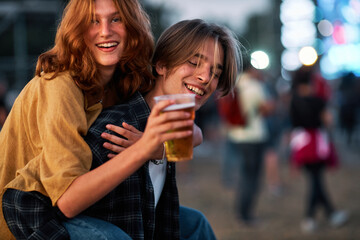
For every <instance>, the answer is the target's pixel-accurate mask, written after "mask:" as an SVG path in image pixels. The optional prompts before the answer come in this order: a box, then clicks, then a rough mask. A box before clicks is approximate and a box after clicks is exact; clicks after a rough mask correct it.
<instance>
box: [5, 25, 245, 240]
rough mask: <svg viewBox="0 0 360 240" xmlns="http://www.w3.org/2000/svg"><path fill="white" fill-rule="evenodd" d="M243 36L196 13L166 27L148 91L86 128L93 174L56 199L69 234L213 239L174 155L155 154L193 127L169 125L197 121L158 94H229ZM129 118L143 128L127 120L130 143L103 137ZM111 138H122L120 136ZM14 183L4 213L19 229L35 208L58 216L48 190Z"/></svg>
mask: <svg viewBox="0 0 360 240" xmlns="http://www.w3.org/2000/svg"><path fill="white" fill-rule="evenodd" d="M238 44H239V43H238V41H236V39H235V37H234V35H233V34H232V33H231V32H230V31H228V30H227V29H226V28H224V27H220V26H218V25H215V24H209V23H206V22H204V21H202V20H199V19H195V20H185V21H181V22H179V23H177V24H174V25H173V26H171V27H169V28H168V29H167V30H165V32H164V33H163V34H162V35H161V36H160V38H159V40H158V43H157V45H156V48H155V52H154V56H153V60H152V63H153V64H152V65H153V74H154V75H155V85H154V88H152V89H151V90H150V91H148V92H147V93H143V94H141V93H140V92H136V93H135V94H134V95H133V96H132V97H131V98H130V99H129V101H128V102H126V103H124V104H119V105H115V106H113V107H109V108H107V109H105V110H103V111H102V113H101V114H100V115H99V117H98V118H97V119H96V121H95V122H94V124H93V125H92V126H91V127H90V129H89V131H88V134H87V135H86V136H85V140H86V142H87V143H88V144H89V146H90V148H91V150H92V152H93V161H92V166H91V169H90V171H89V172H88V173H85V174H84V175H83V176H86V175H88V176H91V179H89V178H82V176H80V177H79V178H78V179H76V180H75V181H74V182H73V183H72V185H70V187H69V190H67V192H65V193H64V194H63V195H62V196H61V198H60V199H59V200H58V206H59V208H60V210H61V211H62V212H63V213H64V215H65V216H66V217H67V219H63V221H62V224H63V225H64V226H65V228H66V230H67V231H68V233H69V234H70V237H71V239H88V240H89V239H98V236H97V235H95V234H94V232H97V233H100V234H102V235H106V236H107V237H108V238H107V239H204V240H211V239H215V235H214V233H213V231H212V229H211V226H210V224H209V223H208V222H207V220H206V218H205V217H204V216H203V214H202V213H200V212H199V211H197V210H194V209H190V208H187V207H184V206H180V203H179V196H178V192H177V186H176V178H175V163H174V162H167V161H166V158H164V155H162V156H160V157H157V158H156V157H155V156H157V153H158V152H159V150H160V151H161V153H163V142H164V141H165V140H169V139H175V138H181V137H185V136H189V135H190V134H192V132H191V131H178V132H175V131H170V130H173V129H176V128H181V127H185V126H190V125H193V124H194V121H193V120H189V117H190V114H186V112H184V111H173V112H171V111H170V112H166V113H161V111H162V110H163V109H164V108H166V107H167V106H169V105H171V104H172V102H171V101H167V102H160V103H158V104H155V101H154V97H155V96H159V95H167V94H177V93H191V94H195V109H196V110H197V109H199V108H200V107H201V106H202V105H203V104H204V103H205V102H206V101H207V100H208V99H209V97H210V96H211V95H212V93H213V92H214V91H215V90H216V89H218V90H219V91H221V92H222V93H223V94H227V93H228V92H229V91H230V90H231V89H232V88H233V86H234V82H235V79H236V77H237V75H238V73H239V69H240V52H239V46H238ZM160 113H161V114H160ZM109 123H112V125H110V126H109ZM128 123H131V124H132V125H133V126H135V127H136V128H138V129H135V128H129V129H132V131H133V133H134V134H138V135H139V137H138V138H137V139H133V141H134V142H133V143H132V145H131V146H127V148H126V149H122V150H119V149H117V148H118V146H116V145H112V147H113V149H112V150H113V152H109V151H108V150H107V149H105V148H103V144H104V140H103V139H102V138H101V137H105V138H106V135H107V134H108V133H105V134H102V135H101V133H102V132H104V131H105V130H106V128H109V129H111V130H114V131H115V132H116V133H119V134H120V135H122V136H123V137H127V135H126V134H124V133H123V130H122V128H120V127H116V126H126V125H127V124H128ZM139 130H140V131H144V133H143V134H142V133H141V132H139ZM195 131H197V130H196V128H195ZM125 133H126V132H125ZM194 134H196V133H195V132H194ZM104 135H105V136H104ZM109 139H111V140H112V142H114V143H118V144H119V145H121V146H124V145H125V144H123V143H122V141H123V140H124V139H123V138H119V137H115V136H112V137H110V138H109ZM197 142H199V141H197ZM108 148H109V149H111V147H108ZM117 152H119V153H118V154H116V153H117ZM109 154H110V155H111V157H112V158H111V159H109V158H108V156H109ZM154 159H155V160H154ZM84 180H85V181H86V182H83V181H84ZM81 183H82V184H81ZM9 190H10V191H9ZM9 190H8V191H7V192H6V193H5V195H4V203H5V202H6V209H5V210H4V213H5V215H6V216H8V217H9V218H7V220H8V223H9V225H11V229H13V230H14V231H15V232H16V231H23V230H24V229H27V228H29V224H33V223H32V222H31V221H28V222H27V219H24V218H23V217H24V216H25V215H26V216H31V217H30V219H37V220H38V219H40V220H41V218H42V220H44V219H45V218H46V216H47V217H48V219H53V220H56V219H54V218H52V216H51V211H53V210H51V205H50V204H49V203H47V204H42V203H41V202H40V201H39V200H37V199H36V198H39V199H42V198H44V196H42V195H41V194H40V193H37V194H36V195H33V196H32V197H30V196H29V194H28V195H27V197H23V202H15V203H14V200H13V199H15V198H16V196H18V195H21V194H23V196H25V195H24V193H22V192H21V191H19V190H13V189H9ZM72 191H78V192H77V195H74V194H71V192H72ZM74 193H75V192H74ZM30 199H31V200H32V202H33V203H34V205H37V206H42V207H43V208H42V209H44V212H45V214H44V215H43V216H41V217H40V218H39V216H37V215H36V214H34V215H31V213H29V212H22V211H21V209H23V207H25V206H28V204H29V200H30ZM25 200H26V201H25ZM49 202H50V201H49ZM19 209H20V210H19ZM47 212H50V213H47ZM36 222H37V221H35V223H36ZM55 222H56V221H55ZM89 229H90V230H89ZM40 230H41V229H40ZM32 231H33V230H32ZM50 231H51V230H50ZM53 231H55V230H53ZM55 232H56V231H55ZM38 233H39V231H38V232H37V234H38Z"/></svg>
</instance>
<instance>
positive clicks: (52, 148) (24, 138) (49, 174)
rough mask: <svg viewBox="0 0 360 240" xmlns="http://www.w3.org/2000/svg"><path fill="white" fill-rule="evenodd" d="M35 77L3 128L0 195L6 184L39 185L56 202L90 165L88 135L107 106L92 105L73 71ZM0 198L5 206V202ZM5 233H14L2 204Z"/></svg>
mask: <svg viewBox="0 0 360 240" xmlns="http://www.w3.org/2000/svg"><path fill="white" fill-rule="evenodd" d="M45 77H46V76H45V75H43V76H41V77H34V78H33V79H32V80H31V81H30V82H29V83H28V84H27V85H26V86H25V87H24V89H23V90H22V91H21V93H20V94H19V96H18V97H17V99H16V100H15V102H14V105H13V107H12V109H11V112H10V114H9V116H8V118H7V119H6V122H5V124H4V126H3V128H2V130H1V132H0V190H1V191H0V192H1V194H0V197H1V199H2V195H3V193H4V190H5V189H7V188H14V189H19V190H23V191H38V192H40V193H42V194H44V195H45V196H49V197H50V199H51V200H52V204H53V205H54V206H55V205H56V202H57V200H58V199H59V198H60V196H61V195H62V194H63V193H64V192H65V191H66V189H67V188H68V187H69V185H70V184H71V183H72V182H73V181H74V180H75V179H76V178H77V177H78V176H80V175H82V174H84V173H86V172H88V171H89V169H90V167H91V162H92V154H91V150H90V148H89V146H88V145H87V144H86V142H85V141H84V139H83V136H85V135H86V133H87V131H88V129H89V127H90V125H91V124H92V123H93V122H94V121H95V119H96V118H97V116H98V115H99V113H100V112H101V110H102V105H101V104H100V103H97V104H95V105H93V106H91V107H88V106H87V101H86V98H85V96H84V93H83V91H82V90H81V89H80V88H79V87H78V86H77V85H76V84H75V82H74V81H73V79H72V77H71V76H70V74H69V73H68V72H64V73H62V74H60V75H59V76H58V77H56V78H55V79H53V80H46V79H45ZM1 199H0V206H1V202H2V201H1ZM0 239H14V238H13V237H12V235H11V233H10V231H9V229H8V228H7V225H6V223H5V221H4V218H3V214H2V207H0Z"/></svg>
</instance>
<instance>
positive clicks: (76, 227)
mask: <svg viewBox="0 0 360 240" xmlns="http://www.w3.org/2000/svg"><path fill="white" fill-rule="evenodd" d="M179 215H180V219H179V221H180V239H181V240H214V239H216V237H215V234H214V232H213V230H212V228H211V226H210V224H209V222H208V221H207V219H206V217H205V216H204V215H203V214H202V213H201V212H199V211H197V210H195V209H191V208H188V207H183V206H180V214H179ZM63 225H64V227H65V228H66V230H67V231H68V232H69V235H70V238H71V240H81V239H83V240H118V239H121V240H131V237H130V236H129V235H127V234H126V233H125V232H124V231H123V230H121V229H120V228H119V227H117V226H115V225H113V224H111V223H109V222H106V221H103V220H100V219H96V218H92V217H88V216H84V215H80V216H78V217H75V218H73V219H71V220H68V221H66V222H63Z"/></svg>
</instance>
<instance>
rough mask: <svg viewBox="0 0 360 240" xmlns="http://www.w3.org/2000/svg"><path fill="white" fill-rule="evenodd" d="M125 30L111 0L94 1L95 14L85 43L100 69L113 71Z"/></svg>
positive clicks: (121, 49)
mask: <svg viewBox="0 0 360 240" xmlns="http://www.w3.org/2000/svg"><path fill="white" fill-rule="evenodd" d="M126 34H127V33H126V28H125V25H124V23H123V22H122V19H121V17H120V13H119V11H118V9H117V8H116V6H115V4H114V2H113V1H112V0H95V14H94V17H93V19H92V23H91V25H90V27H89V29H88V30H87V31H86V33H85V42H86V45H87V47H88V48H89V49H90V51H91V53H92V54H93V56H94V57H95V60H96V62H97V64H98V65H99V67H100V69H101V68H105V69H108V70H109V69H112V70H115V67H116V64H117V63H118V62H119V60H120V58H121V56H122V54H123V51H124V48H125V42H126Z"/></svg>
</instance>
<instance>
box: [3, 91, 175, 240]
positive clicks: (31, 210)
mask: <svg viewBox="0 0 360 240" xmlns="http://www.w3.org/2000/svg"><path fill="white" fill-rule="evenodd" d="M149 114H150V109H149V107H148V105H147V104H146V102H145V100H144V99H143V97H142V96H141V94H140V93H138V92H137V93H135V94H134V96H133V97H132V98H131V99H130V100H129V102H128V103H126V104H121V105H116V106H113V107H110V108H107V109H104V110H103V111H102V113H101V114H100V115H99V117H98V118H97V120H96V121H95V122H94V124H93V125H92V126H91V127H90V129H89V132H88V134H87V136H86V137H85V140H86V141H87V143H88V144H89V146H90V148H91V150H92V153H93V162H92V167H91V169H94V168H96V167H98V166H100V165H101V164H103V163H104V162H106V161H107V160H108V157H107V154H108V153H110V151H109V150H107V149H105V148H103V146H102V145H103V142H104V140H103V139H102V138H101V137H100V134H101V133H102V132H104V131H105V130H106V128H105V126H106V124H109V123H111V124H115V125H118V126H120V125H121V123H122V122H126V123H128V124H131V125H133V126H134V127H136V128H137V129H138V130H140V131H144V129H145V126H146V122H147V118H148V116H149ZM112 134H113V133H112ZM19 209H23V210H24V211H25V212H24V211H22V210H20V213H21V217H19V215H18V213H19ZM3 210H4V215H5V218H6V222H7V224H8V226H9V228H10V229H11V231H12V233H13V234H14V235H15V236H16V237H18V238H19V239H39V240H40V239H41V240H45V239H54V240H55V239H56V240H60V239H61V240H63V239H69V236H68V233H67V232H66V230H65V231H64V227H63V226H62V225H61V221H62V220H64V219H62V218H65V217H64V216H63V215H62V214H61V212H60V211H59V210H58V208H57V207H52V206H51V201H50V199H49V198H48V197H45V196H43V195H42V194H40V193H38V192H22V191H19V190H14V189H8V190H7V191H6V192H5V194H4V198H3ZM83 214H85V215H88V216H92V217H96V218H100V219H103V220H105V221H108V222H111V223H113V224H114V225H117V226H118V227H120V228H121V229H122V230H123V231H125V232H126V233H127V234H128V235H129V236H131V238H132V239H134V240H137V239H159V240H160V239H167V240H172V239H179V238H180V237H179V236H180V233H179V198H178V192H177V186H176V179H175V164H174V163H168V166H167V174H166V180H165V184H164V188H163V191H162V194H161V197H160V199H159V202H158V204H157V207H156V209H155V200H154V189H153V186H152V182H151V179H150V174H149V164H148V163H146V164H144V165H143V166H142V167H141V168H140V169H138V171H136V172H135V173H134V174H132V175H131V176H130V177H129V178H127V179H126V180H125V181H124V182H122V183H121V184H120V185H119V186H117V187H116V188H115V189H114V190H113V191H111V192H110V193H109V194H108V195H106V196H105V197H104V198H103V199H101V200H100V201H98V202H97V203H95V204H94V205H93V206H91V207H90V208H88V209H87V210H85V211H84V212H83ZM23 216H26V217H25V218H23ZM29 219H33V221H29ZM29 228H30V229H32V231H33V232H25V231H24V229H26V230H27V229H29Z"/></svg>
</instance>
